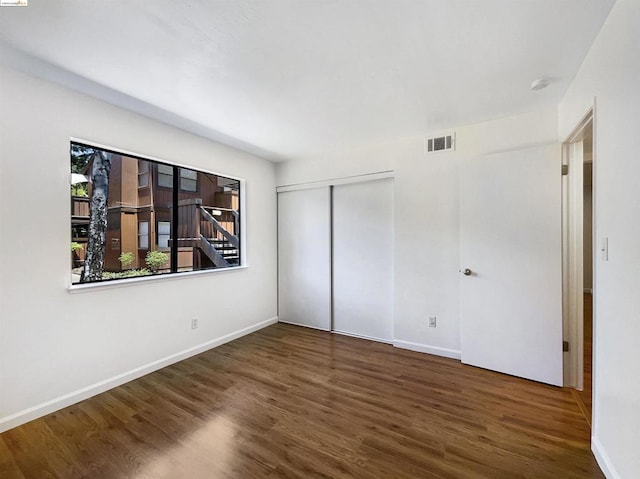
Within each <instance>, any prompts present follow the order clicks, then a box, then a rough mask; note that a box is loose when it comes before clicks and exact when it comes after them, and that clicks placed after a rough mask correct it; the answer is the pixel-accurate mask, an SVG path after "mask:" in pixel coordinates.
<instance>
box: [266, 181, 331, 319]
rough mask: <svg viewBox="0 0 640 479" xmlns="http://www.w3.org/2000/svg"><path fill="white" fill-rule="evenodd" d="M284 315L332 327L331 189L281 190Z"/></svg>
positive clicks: (281, 304) (280, 271) (280, 308)
mask: <svg viewBox="0 0 640 479" xmlns="http://www.w3.org/2000/svg"><path fill="white" fill-rule="evenodd" d="M278 303H279V306H278V316H279V319H280V321H281V322H283V323H292V324H299V325H301V326H308V327H312V328H318V329H324V330H330V329H331V201H330V189H329V187H325V188H313V189H307V190H298V191H287V192H283V193H278Z"/></svg>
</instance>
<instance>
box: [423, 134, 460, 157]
mask: <svg viewBox="0 0 640 479" xmlns="http://www.w3.org/2000/svg"><path fill="white" fill-rule="evenodd" d="M455 149H456V134H455V133H451V134H450V135H444V136H436V137H434V138H426V139H425V141H424V151H425V153H435V152H438V151H447V150H455Z"/></svg>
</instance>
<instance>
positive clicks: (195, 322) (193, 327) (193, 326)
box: [191, 318, 198, 329]
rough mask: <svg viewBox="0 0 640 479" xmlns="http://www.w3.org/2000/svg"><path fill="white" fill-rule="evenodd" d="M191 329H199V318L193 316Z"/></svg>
mask: <svg viewBox="0 0 640 479" xmlns="http://www.w3.org/2000/svg"><path fill="white" fill-rule="evenodd" d="M191 329H198V318H193V319H192V320H191Z"/></svg>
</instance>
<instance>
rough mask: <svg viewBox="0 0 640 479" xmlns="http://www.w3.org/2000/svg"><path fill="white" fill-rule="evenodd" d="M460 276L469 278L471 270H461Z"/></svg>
mask: <svg viewBox="0 0 640 479" xmlns="http://www.w3.org/2000/svg"><path fill="white" fill-rule="evenodd" d="M462 274H464V275H465V276H471V270H470V269H469V268H465V269H463V270H462Z"/></svg>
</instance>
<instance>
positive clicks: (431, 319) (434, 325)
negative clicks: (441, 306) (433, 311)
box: [429, 316, 436, 328]
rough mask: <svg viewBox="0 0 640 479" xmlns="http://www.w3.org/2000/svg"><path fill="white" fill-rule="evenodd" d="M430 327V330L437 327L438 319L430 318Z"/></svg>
mask: <svg viewBox="0 0 640 479" xmlns="http://www.w3.org/2000/svg"><path fill="white" fill-rule="evenodd" d="M429 327H430V328H435V327H436V317H435V316H429Z"/></svg>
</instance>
